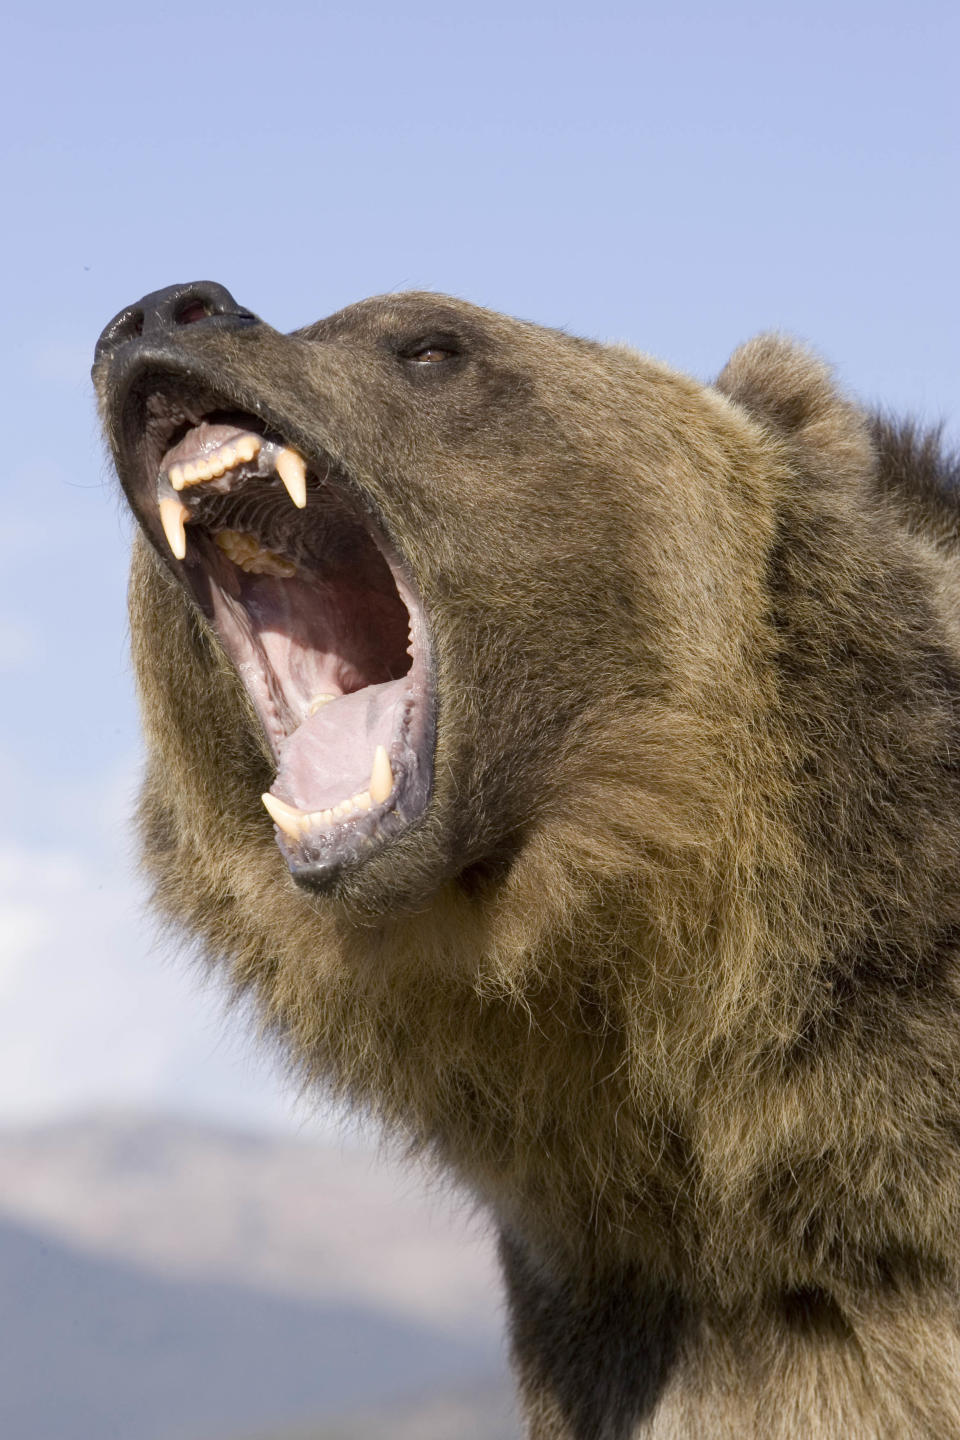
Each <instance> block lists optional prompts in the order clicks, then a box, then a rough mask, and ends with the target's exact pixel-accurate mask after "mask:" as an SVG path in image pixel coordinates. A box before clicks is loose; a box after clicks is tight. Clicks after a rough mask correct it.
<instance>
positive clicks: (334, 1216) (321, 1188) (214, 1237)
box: [0, 1116, 516, 1440]
mask: <svg viewBox="0 0 960 1440" xmlns="http://www.w3.org/2000/svg"><path fill="white" fill-rule="evenodd" d="M498 1304H499V1302H498V1298H497V1290H496V1281H495V1278H494V1272H493V1263H492V1258H491V1250H490V1246H489V1243H488V1242H486V1241H485V1240H483V1238H482V1236H481V1235H480V1233H479V1232H478V1230H477V1229H476V1227H473V1228H472V1229H471V1227H470V1225H469V1224H468V1223H467V1221H466V1219H465V1218H464V1215H463V1214H462V1213H460V1214H455V1213H454V1211H453V1210H452V1209H451V1207H450V1206H449V1205H448V1204H445V1203H444V1201H443V1198H442V1197H441V1196H437V1195H434V1196H433V1197H432V1198H430V1199H429V1200H428V1199H427V1198H426V1197H425V1192H424V1189H423V1186H422V1183H420V1184H418V1182H417V1181H416V1178H415V1176H414V1175H413V1174H412V1172H410V1171H405V1170H403V1169H399V1168H396V1167H392V1166H389V1165H386V1164H382V1163H379V1162H377V1161H375V1160H374V1159H372V1158H371V1156H370V1155H369V1154H368V1153H366V1152H364V1151H362V1150H361V1149H359V1148H357V1147H350V1146H346V1147H340V1146H332V1145H323V1144H318V1143H316V1142H312V1141H308V1140H299V1139H295V1138H294V1139H290V1138H286V1137H273V1136H261V1135H249V1134H243V1133H234V1132H230V1131H228V1130H225V1129H222V1128H221V1127H218V1126H212V1125H203V1124H198V1123H196V1122H184V1121H178V1120H172V1119H164V1118H161V1119H157V1118H149V1117H131V1116H125V1117H117V1116H100V1117H88V1118H86V1119H83V1120H78V1121H76V1122H74V1123H72V1124H66V1123H63V1124H57V1125H47V1126H42V1127H36V1128H34V1129H31V1130H21V1131H8V1132H6V1133H3V1132H0V1437H2V1440H7V1437H10V1440H242V1437H246V1436H250V1435H256V1434H257V1433H258V1432H259V1434H260V1435H261V1436H263V1437H277V1440H280V1437H284V1440H293V1437H294V1436H296V1437H297V1440H300V1437H309V1440H313V1437H314V1436H316V1437H317V1440H334V1437H336V1440H348V1437H349V1440H353V1437H359V1436H361V1435H363V1436H365V1437H370V1440H372V1437H374V1436H376V1437H378V1440H413V1437H414V1436H415V1437H417V1440H434V1437H435V1436H436V1437H437V1440H441V1437H442V1440H504V1437H510V1436H515V1435H516V1430H515V1428H513V1427H512V1425H511V1423H510V1421H509V1420H508V1419H506V1418H505V1417H506V1416H507V1415H508V1413H509V1412H508V1405H507V1402H506V1401H505V1400H504V1399H503V1396H504V1395H505V1393H506V1388H507V1387H506V1381H505V1375H504V1371H505V1367H504V1364H503V1360H502V1355H501V1342H500V1338H499V1333H500V1317H499V1313H498ZM387 1402H389V1403H387ZM334 1422H335V1423H336V1425H337V1426H338V1427H339V1428H336V1429H330V1428H329V1427H330V1426H331V1425H333V1424H334ZM358 1426H359V1428H357V1427H358ZM504 1426H506V1428H504ZM324 1427H326V1428H324Z"/></svg>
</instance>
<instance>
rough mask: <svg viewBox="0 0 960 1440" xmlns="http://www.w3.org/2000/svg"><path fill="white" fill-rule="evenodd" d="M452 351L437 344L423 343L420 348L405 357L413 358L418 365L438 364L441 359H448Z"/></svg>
mask: <svg viewBox="0 0 960 1440" xmlns="http://www.w3.org/2000/svg"><path fill="white" fill-rule="evenodd" d="M453 353H454V352H453V351H452V350H444V349H443V348H442V347H441V346H439V345H425V346H424V348H423V349H422V350H414V352H413V354H412V355H408V356H407V357H406V358H407V359H408V360H415V361H416V363H417V364H418V365H438V364H439V363H440V361H441V360H449V359H450V357H451V355H452V354H453Z"/></svg>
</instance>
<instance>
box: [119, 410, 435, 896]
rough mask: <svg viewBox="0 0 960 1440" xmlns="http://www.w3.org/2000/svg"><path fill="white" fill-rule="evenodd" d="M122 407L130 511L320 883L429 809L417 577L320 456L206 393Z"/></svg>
mask: <svg viewBox="0 0 960 1440" xmlns="http://www.w3.org/2000/svg"><path fill="white" fill-rule="evenodd" d="M130 408H136V409H139V411H140V414H139V416H138V418H137V422H136V433H137V436H138V439H137V440H135V442H134V449H135V450H136V451H138V452H139V455H140V464H139V465H138V467H137V468H138V471H139V473H140V476H141V479H140V482H139V486H138V492H137V495H136V497H135V499H136V505H137V508H138V510H139V511H140V514H141V517H142V518H143V519H144V521H145V523H146V524H147V526H148V528H149V529H150V530H151V531H152V533H153V534H154V537H155V539H156V540H157V543H158V544H164V543H165V544H166V545H167V547H168V548H169V551H170V552H171V554H172V557H173V568H174V570H175V571H176V572H177V574H178V575H179V577H180V578H181V580H182V581H183V582H184V583H185V584H186V586H187V588H188V589H189V590H190V592H191V593H192V595H193V596H194V598H195V600H196V601H197V603H198V605H199V606H200V607H201V609H202V610H203V612H204V614H205V615H206V616H207V618H208V620H210V622H211V623H212V625H213V626H214V628H215V629H216V632H217V634H218V636H219V638H220V641H221V643H222V645H223V648H224V650H225V651H226V653H227V655H228V656H229V658H230V660H231V661H232V662H233V665H234V666H235V667H236V670H237V673H238V675H239V676H240V678H241V680H242V682H243V684H244V686H245V688H246V691H247V694H248V695H249V697H250V700H251V702H252V704H253V707H254V709H255V711H256V713H257V715H258V717H259V719H260V723H261V725H262V727H263V732H264V735H265V737H266V740H267V742H268V745H269V748H270V750H271V752H272V755H273V758H274V761H275V763H276V767H277V773H276V779H275V781H274V783H273V785H272V786H271V787H270V790H269V791H268V792H267V793H266V794H265V795H264V796H263V803H264V805H265V806H266V808H267V810H268V812H269V814H270V816H271V818H272V819H273V821H274V824H275V826H276V831H277V839H278V843H279V844H280V848H281V850H282V851H283V852H284V854H285V856H286V858H287V861H288V863H289V865H290V869H291V871H292V873H293V874H294V877H295V878H296V879H297V880H299V881H302V882H303V883H306V884H316V885H321V884H323V883H325V882H326V881H328V880H329V879H330V878H331V877H332V876H333V875H334V874H336V873H337V872H339V871H340V870H341V869H342V868H343V867H344V866H345V865H347V864H356V863H359V862H361V861H362V860H364V859H365V858H367V857H368V856H369V855H370V854H371V853H372V852H373V851H374V850H375V849H378V848H379V847H380V845H382V844H383V843H384V842H385V841H388V840H389V839H390V838H391V837H393V836H395V835H397V834H398V833H400V832H401V831H402V830H404V829H406V828H407V827H408V826H409V825H410V824H411V823H412V822H413V821H415V820H416V819H417V818H418V817H419V816H420V815H422V813H423V812H424V810H425V809H426V805H427V802H428V800H429V796H430V789H431V783H432V771H433V740H434V722H433V696H432V683H431V671H432V666H431V659H430V647H429V640H428V634H427V626H426V621H425V617H424V613H423V608H422V606H421V603H420V601H419V598H418V595H417V593H416V587H415V584H414V582H413V579H412V577H411V575H410V574H409V570H408V568H407V566H406V564H405V563H404V561H403V559H402V557H400V556H399V555H398V554H397V553H396V552H395V550H394V548H393V546H392V545H391V544H390V543H389V541H388V540H387V538H386V535H385V533H384V531H383V528H382V526H381V524H380V522H379V521H378V518H377V516H376V515H375V513H374V512H373V510H372V506H371V504H370V502H369V500H368V499H367V498H366V497H365V496H364V495H363V494H362V493H361V491H360V490H359V489H358V487H357V486H356V485H355V484H353V483H352V482H351V481H350V479H349V477H347V476H345V475H344V474H343V472H342V471H341V470H339V469H338V467H337V466H336V464H335V463H334V462H333V460H332V459H329V458H328V457H325V456H323V455H319V456H315V457H307V456H304V455H302V454H301V453H299V452H298V451H297V450H296V449H294V448H293V447H292V446H290V445H289V444H287V443H286V442H285V441H284V439H283V438H282V436H280V435H278V434H276V433H274V432H272V431H270V430H269V429H268V428H267V426H265V425H264V423H263V421H262V420H260V419H258V418H256V417H254V416H252V415H247V414H241V413H239V412H235V411H230V410H229V409H227V408H224V406H223V404H222V403H221V404H218V402H217V400H216V399H215V398H214V397H210V396H208V397H203V398H202V399H199V398H198V397H197V396H193V395H191V396H190V397H185V396H184V395H182V394H179V393H178V392H177V390H176V389H175V388H174V389H168V388H166V387H164V388H159V389H151V390H147V391H141V393H140V400H139V405H138V406H132V407H130ZM128 415H129V410H128ZM161 531H162V538H161V533H160V532H161Z"/></svg>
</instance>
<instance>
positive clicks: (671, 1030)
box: [108, 295, 960, 1440]
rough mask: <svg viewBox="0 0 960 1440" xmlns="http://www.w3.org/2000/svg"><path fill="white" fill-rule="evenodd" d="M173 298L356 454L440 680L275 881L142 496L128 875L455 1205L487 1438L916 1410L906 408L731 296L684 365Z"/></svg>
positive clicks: (950, 1114) (919, 520)
mask: <svg viewBox="0 0 960 1440" xmlns="http://www.w3.org/2000/svg"><path fill="white" fill-rule="evenodd" d="M442 325H446V326H448V327H449V328H451V329H454V330H456V331H457V333H458V334H460V333H465V334H467V335H468V336H469V337H470V343H471V347H472V351H471V353H472V354H473V355H474V356H475V357H476V358H475V361H474V363H473V365H472V366H471V367H470V368H469V369H465V370H464V371H463V372H461V373H458V375H457V376H455V377H454V378H452V379H450V380H447V381H444V382H443V383H442V384H441V383H439V382H438V383H433V382H431V384H430V385H425V386H423V387H420V388H419V389H418V388H416V387H411V386H410V385H409V384H408V383H407V382H405V381H402V380H400V379H398V378H397V376H396V375H395V373H394V370H393V369H391V367H390V365H389V364H388V362H387V361H386V360H385V359H384V358H383V355H382V353H381V351H380V350H378V348H377V346H378V344H379V340H380V337H382V336H384V335H387V334H393V333H396V332H399V331H402V330H405V331H407V332H410V333H414V332H416V330H417V329H418V327H420V328H423V329H428V328H431V327H437V326H442ZM179 343H180V344H181V345H182V346H183V350H184V354H185V355H186V356H187V357H188V360H189V364H190V365H191V366H192V367H193V368H194V369H195V370H196V371H197V373H200V374H202V375H203V376H204V379H205V383H208V384H209V385H210V386H212V387H214V388H216V389H217V390H218V391H220V392H222V393H224V394H226V395H228V396H230V397H231V398H232V399H233V400H234V401H235V403H237V404H240V405H245V406H246V407H247V408H252V405H253V403H254V401H256V403H257V404H262V406H263V413H266V414H273V415H275V416H282V417H283V421H284V433H285V434H286V436H287V437H288V439H289V440H290V441H291V443H297V441H298V439H301V440H302V442H303V443H304V444H305V445H306V444H308V443H309V445H312V446H313V447H315V448H316V447H322V448H323V449H325V450H326V451H328V452H329V453H331V454H333V455H334V456H335V457H337V459H338V460H339V461H340V462H341V463H342V464H343V466H344V468H345V469H346V470H347V471H348V472H349V473H350V474H351V475H352V476H353V477H354V478H355V479H356V481H357V482H358V484H359V485H361V486H362V487H364V489H365V490H366V491H367V493H369V494H370V495H371V496H372V497H373V498H374V500H375V502H376V504H377V506H378V508H379V511H380V513H381V514H382V515H383V516H384V517H385V521H386V524H387V526H388V528H389V530H390V532H391V533H392V534H393V535H394V536H395V537H396V539H397V542H398V544H399V546H400V548H401V549H402V551H403V553H404V554H405V555H406V556H407V557H408V559H409V561H410V564H411V566H412V569H413V572H414V574H415V575H416V577H417V580H418V582H419V585H420V588H421V592H422V594H423V597H424V601H425V605H426V609H427V613H428V615H429V616H430V619H431V624H432V626H433V631H434V636H435V644H436V654H437V664H438V695H439V706H440V709H439V720H438V744H437V770H436V785H435V791H434V796H433V799H432V802H431V805H430V808H429V811H428V813H427V815H426V817H425V820H424V821H423V823H422V824H420V825H419V826H418V827H417V828H416V829H414V830H412V831H411V832H409V833H407V834H405V835H403V836H402V837H401V838H400V839H399V840H397V841H396V843H395V844H393V845H392V846H390V847H388V848H387V849H386V850H384V851H383V852H382V853H381V854H380V855H379V856H377V857H376V858H375V859H374V860H372V861H371V862H370V863H369V864H368V866H367V867H365V868H364V869H363V870H361V871H358V872H355V873H354V874H353V875H352V876H349V877H347V878H346V879H345V880H344V881H343V882H342V884H341V885H340V887H339V889H338V891H337V892H336V893H335V894H333V895H330V896H326V897H311V896H309V895H307V894H304V893H302V892H301V891H299V890H298V889H297V888H296V887H295V886H294V885H293V883H292V882H291V880H290V878H289V876H288V873H287V868H286V865H285V864H284V861H283V859H282V857H281V856H280V854H279V852H278V850H277V847H276V845H275V843H274V840H273V835H272V827H271V824H270V821H269V819H268V817H267V816H266V814H265V813H264V811H263V809H262V807H261V805H260V801H259V798H258V797H259V794H260V791H261V790H262V789H264V788H265V787H266V785H268V784H269V783H270V779H271V771H270V767H269V763H268V760H267V757H266V752H265V749H264V744H263V741H262V739H261V738H260V737H259V733H258V729H257V727H256V725H255V723H254V721H253V719H252V712H251V710H250V707H249V705H248V703H247V701H246V697H245V695H244V693H243V691H242V688H241V687H240V685H239V682H238V680H237V678H236V676H235V674H234V672H233V670H232V668H231V666H230V665H229V663H228V662H227V661H226V660H225V658H224V657H223V655H222V652H221V651H220V648H219V645H218V642H217V641H216V639H215V638H214V637H213V636H212V635H211V633H210V632H209V630H208V628H207V626H206V625H205V623H204V622H203V621H202V620H201V619H200V618H199V617H198V615H197V612H196V611H195V610H194V609H193V607H192V606H191V604H190V603H189V602H188V601H187V600H186V598H185V596H184V593H183V591H182V590H181V589H180V587H179V586H178V585H177V584H175V583H174V582H173V581H172V580H171V579H170V577H169V575H168V572H167V570H166V568H165V567H164V565H163V564H162V563H161V562H160V561H159V560H158V558H157V556H156V555H155V553H154V551H153V550H152V548H150V546H148V545H147V544H146V543H145V542H144V541H143V540H142V539H141V540H140V541H139V542H138V544H137V546H136V550H135V556H134V565H133V578H132V585H131V618H132V631H133V645H134V655H135V660H136V669H137V674H138V677H139V684H140V689H141V695H142V702H143V713H144V723H145V727H146V732H147V738H148V744H149V766H148V774H147V778H146V782H145V786H144V791H143V800H142V809H141V830H142V837H143V853H144V859H145V863H146V865H147V867H148V869H149V871H150V872H151V874H152V876H153V879H154V883H155V887H156V896H157V902H158V905H159V906H160V908H161V910H162V911H163V912H164V913H165V914H166V915H167V916H169V917H170V919H171V920H172V921H173V922H174V923H176V924H177V925H180V926H182V927H183V928H184V929H185V930H186V931H187V932H188V933H190V934H192V935H195V936H197V937H198V938H199V939H200V941H201V942H202V944H203V946H204V948H205V950H206V952H207V953H208V954H209V955H210V956H211V958H213V959H215V960H216V961H217V962H218V964H219V965H220V966H221V968H222V971H223V973H224V974H226V975H227V976H228V978H229V981H230V983H231V985H232V986H233V987H234V988H235V990H236V991H237V992H243V993H246V994H251V995H252V996H253V997H254V999H255V1001H256V1004H257V1007H258V1010H259V1013H260V1015H261V1017H262V1020H263V1023H264V1026H265V1029H266V1030H267V1031H268V1032H269V1033H270V1034H271V1035H273V1036H275V1037H277V1038H278V1040H279V1041H280V1042H281V1043H282V1044H283V1046H284V1047H285V1049H286V1050H287V1052H288V1054H289V1055H290V1056H291V1057H292V1058H293V1060H294V1062H295V1063H296V1065H297V1067H298V1069H299V1071H300V1073H301V1074H302V1076H303V1077H305V1078H306V1079H307V1080H308V1081H314V1080H316V1081H319V1082H321V1083H322V1084H324V1085H325V1086H327V1087H328V1088H329V1087H332V1088H333V1090H334V1091H335V1092H336V1093H338V1094H339V1095H340V1096H342V1097H346V1098H347V1099H348V1100H349V1101H351V1102H353V1103H355V1104H358V1105H360V1106H361V1107H363V1108H364V1109H365V1110H367V1111H370V1112H373V1113H374V1114H375V1115H376V1116H378V1117H379V1118H380V1119H381V1120H382V1121H383V1122H384V1123H385V1124H386V1125H387V1126H388V1127H390V1128H391V1129H392V1130H395V1131H399V1132H401V1133H402V1134H403V1135H404V1136H406V1137H407V1138H408V1139H409V1141H410V1142H411V1143H412V1144H413V1145H415V1146H416V1147H418V1148H420V1149H421V1150H422V1151H425V1152H427V1153H429V1154H430V1155H431V1156H432V1157H433V1158H435V1159H436V1160H437V1161H438V1162H439V1163H440V1164H441V1165H442V1166H444V1167H445V1168H446V1169H447V1170H450V1171H452V1172H453V1173H454V1174H455V1175H456V1176H457V1177H459V1179H460V1180H461V1181H462V1182H463V1183H464V1184H465V1185H466V1186H467V1187H469V1189H470V1190H471V1191H472V1193H473V1194H475V1195H476V1196H477V1197H478V1198H479V1199H480V1201H481V1203H482V1204H484V1205H485V1206H487V1207H489V1209H490V1211H491V1212H492V1214H493V1216H494V1217H495V1220H496V1223H497V1225H498V1226H499V1228H500V1231H501V1233H502V1236H503V1257H504V1266H505V1273H506V1277H507V1285H508V1295H509V1301H510V1312H511V1326H512V1334H513V1343H514V1354H515V1360H516V1367H517V1372H518V1376H519V1381H520V1385H521V1390H522V1395H523V1400H524V1406H525V1410H526V1414H527V1418H528V1425H529V1435H530V1436H531V1437H532V1440H640V1437H651V1440H654V1437H655V1440H681V1437H683V1440H721V1437H730V1440H733V1437H738V1440H740V1437H751V1436H752V1437H757V1440H760V1437H764V1440H778V1437H779V1440H787V1437H810V1440H820V1437H850V1440H874V1437H883V1440H895V1437H906V1436H911V1437H913V1436H916V1437H929V1440H934V1437H941V1440H942V1437H948V1436H958V1437H960V1311H958V1289H957V1262H958V1255H960V1167H958V1163H957V1160H958V1156H957V1147H958V1141H960V1091H958V1084H957V1080H958V1070H960V1032H958V1024H957V1021H958V993H957V991H958V967H957V948H958V938H960V884H958V878H957V856H958V853H960V769H958V757H960V708H958V705H960V631H958V623H960V609H958V605H960V591H958V580H960V565H958V563H957V558H956V555H955V548H956V534H957V524H956V515H957V507H956V502H955V500H954V498H953V497H952V496H948V495H945V493H944V492H943V489H942V486H941V484H940V482H939V479H938V477H940V476H941V475H942V469H941V468H940V462H939V460H938V458H937V455H936V452H935V449H934V448H932V447H931V446H930V445H926V446H925V444H924V442H923V441H922V440H918V439H916V438H915V437H914V438H913V439H911V437H910V436H909V435H906V436H905V437H904V436H902V435H901V434H900V433H899V432H897V431H896V429H895V428H894V427H892V426H890V425H888V424H885V423H879V422H878V423H877V424H876V425H873V426H871V425H870V424H869V423H868V421H867V420H866V419H865V417H864V416H863V415H862V414H861V413H860V412H859V411H858V410H857V409H856V408H854V407H853V406H851V405H850V404H849V403H848V402H847V401H845V400H844V399H843V398H842V397H841V396H840V395H838V394H837V392H836V390H835V388H834V385H833V382H832V380H831V377H830V375H829V373H828V372H827V371H826V370H825V368H824V367H823V366H822V365H821V364H820V362H819V361H817V360H816V359H815V358H813V357H812V356H811V355H809V354H808V353H806V352H805V351H803V350H801V349H799V348H798V347H796V346H794V345H792V344H790V343H789V342H787V341H785V340H781V339H779V338H775V337H767V338H761V339H759V340H756V341H754V342H752V343H751V344H749V345H746V346H744V347H743V348H742V349H741V350H739V351H737V353H736V354H735V355H734V357H733V359H732V360H731V361H730V364H729V365H728V366H727V368H726V370H725V371H724V373H723V375H722V376H721V377H720V379H719V381H718V383H717V386H716V387H715V388H710V387H705V386H702V385H700V384H697V383H695V382H693V381H692V380H689V379H686V378H684V377H683V376H680V375H677V374H675V373H673V372H671V371H670V370H668V369H666V368H665V367H663V366H662V365H659V364H657V363H655V362H654V361H652V360H650V359H648V358H645V357H643V356H640V355H638V354H635V353H633V352H631V351H628V350H626V349H620V348H613V347H601V346H596V345H592V344H587V343H585V342H581V341H577V340H574V339H571V338H569V337H567V336H564V335H561V334H557V333H555V332H550V331H545V330H541V329H538V328H536V327H534V326H529V325H524V324H521V323H519V322H516V321H512V320H508V319H505V318H504V317H501V316H497V315H493V314H491V313H489V312H485V311H480V310H476V309H475V308H473V307H470V306H466V305H463V304H461V303H460V302H455V301H450V300H446V299H442V298H440V297H431V296H422V295H420V296H418V295H408V296H399V297H386V298H384V299H380V300H376V301H368V302H365V304H363V305H360V306H356V307H352V308H351V309H350V310H348V311H345V312H343V313H342V314H341V315H339V316H335V317H333V318H332V319H331V320H329V321H326V322H323V323H322V324H321V325H319V326H316V327H311V328H310V329H308V330H306V331H303V332H299V334H297V335H295V336H292V337H283V336H280V335H277V334H276V333H275V332H273V331H271V330H269V329H268V327H266V326H258V327H252V328H251V329H250V330H249V331H246V332H244V333H242V334H240V335H235V336H231V335H224V333H223V332H221V331H217V330H216V329H215V328H213V327H209V328H208V327H204V326H202V325H192V326H190V327H189V328H187V329H185V330H184V332H183V334H182V336H181V338H180V341H179ZM109 419H110V416H109V407H108V420H109Z"/></svg>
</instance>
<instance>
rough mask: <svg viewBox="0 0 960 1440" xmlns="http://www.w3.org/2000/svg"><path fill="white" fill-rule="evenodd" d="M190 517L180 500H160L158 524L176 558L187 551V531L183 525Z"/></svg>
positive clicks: (180, 558) (181, 556)
mask: <svg viewBox="0 0 960 1440" xmlns="http://www.w3.org/2000/svg"><path fill="white" fill-rule="evenodd" d="M189 518H190V511H189V510H188V509H187V507H186V505H184V503H183V501H182V500H170V499H164V500H161V501H160V524H161V525H162V526H163V533H164V535H166V537H167V544H168V545H169V546H170V549H171V550H172V551H173V553H174V555H175V556H176V557H177V559H178V560H182V559H183V557H184V556H185V555H186V553H187V532H186V530H185V529H184V525H185V524H186V522H187V520H188V519H189Z"/></svg>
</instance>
